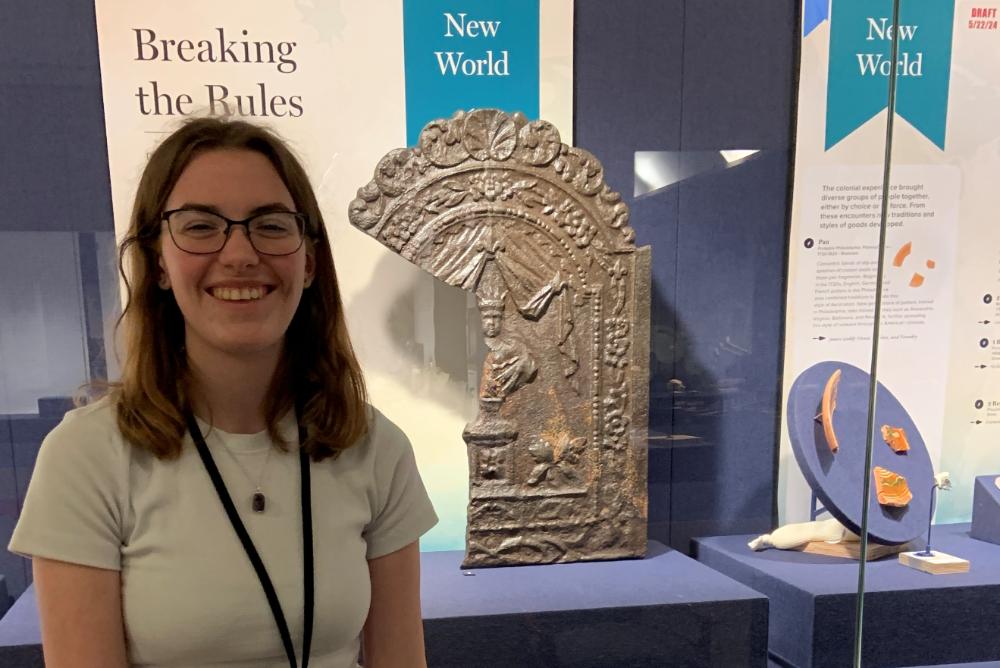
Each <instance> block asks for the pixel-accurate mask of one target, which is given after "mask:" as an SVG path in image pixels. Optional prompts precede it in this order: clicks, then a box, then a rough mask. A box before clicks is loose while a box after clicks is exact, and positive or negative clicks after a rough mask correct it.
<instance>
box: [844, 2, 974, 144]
mask: <svg viewBox="0 0 1000 668" xmlns="http://www.w3.org/2000/svg"><path fill="white" fill-rule="evenodd" d="M954 16H955V0H901V2H900V10H899V40H898V41H899V53H898V60H897V62H896V64H895V67H896V76H897V79H896V113H897V114H898V115H899V116H900V117H902V118H904V119H906V120H907V121H909V122H910V124H912V125H913V126H914V127H915V128H916V129H917V131H919V132H920V133H921V134H923V135H924V136H925V137H927V138H928V139H929V140H931V141H932V142H934V144H936V145H937V146H938V147H939V148H941V149H943V148H944V138H945V130H946V127H947V117H948V86H949V82H950V77H951V42H952V28H953V24H954ZM830 24H831V25H830V66H829V71H828V74H829V76H828V83H827V98H826V148H827V149H830V148H831V147H832V146H834V145H835V144H837V142H839V141H840V140H841V139H843V138H844V137H846V136H847V135H849V134H851V133H852V132H853V131H854V130H856V129H857V128H858V127H860V126H861V125H863V124H864V123H865V122H867V121H868V120H869V119H871V118H872V117H873V116H875V115H876V114H878V113H879V112H880V111H882V110H883V109H885V108H886V106H887V104H888V95H889V74H890V72H891V71H892V67H893V64H892V63H890V62H889V60H890V52H891V48H892V35H893V27H892V0H833V9H832V15H831V17H830Z"/></svg>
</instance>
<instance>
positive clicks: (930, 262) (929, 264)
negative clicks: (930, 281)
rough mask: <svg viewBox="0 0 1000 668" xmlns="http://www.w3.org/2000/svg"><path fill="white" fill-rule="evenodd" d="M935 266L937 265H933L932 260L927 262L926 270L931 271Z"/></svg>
mask: <svg viewBox="0 0 1000 668" xmlns="http://www.w3.org/2000/svg"><path fill="white" fill-rule="evenodd" d="M936 266H937V265H936V264H935V263H934V260H927V268H928V269H933V268H934V267H936Z"/></svg>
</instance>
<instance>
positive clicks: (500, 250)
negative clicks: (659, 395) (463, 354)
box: [349, 109, 649, 566]
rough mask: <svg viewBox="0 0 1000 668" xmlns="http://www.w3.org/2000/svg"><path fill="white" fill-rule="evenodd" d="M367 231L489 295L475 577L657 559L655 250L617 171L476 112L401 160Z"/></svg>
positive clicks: (532, 129)
mask: <svg viewBox="0 0 1000 668" xmlns="http://www.w3.org/2000/svg"><path fill="white" fill-rule="evenodd" d="M349 216H350V220H351V223H352V224H353V225H354V226H355V227H357V228H359V229H361V230H363V231H365V232H366V233H367V234H369V235H370V236H372V237H374V238H375V239H377V240H378V241H380V242H381V243H383V244H385V245H386V246H387V247H389V248H390V249H392V250H393V251H395V252H396V253H398V254H399V255H400V256H402V257H403V258H405V259H407V260H409V261H410V262H413V263H414V264H416V265H418V266H420V267H421V268H423V269H424V270H426V271H428V272H430V273H431V274H433V275H434V276H435V277H437V278H438V279H440V280H442V281H444V282H445V283H447V284H448V285H453V286H458V287H461V288H463V289H465V290H468V291H470V292H473V293H474V294H475V296H476V302H477V304H478V306H479V311H480V317H481V324H482V334H483V336H484V338H485V341H486V347H487V349H488V352H487V354H486V358H485V360H484V361H483V371H482V380H481V383H480V386H479V411H478V414H477V416H476V418H475V419H474V420H473V421H472V422H470V423H469V424H468V425H466V427H465V430H464V432H463V434H462V437H463V439H464V440H465V442H466V444H467V450H468V457H469V476H470V493H469V497H470V498H469V522H468V530H467V540H466V558H465V562H464V565H465V566H493V565H507V564H528V563H549V562H556V561H578V560H585V559H615V558H625V557H638V556H642V555H643V554H644V553H645V548H646V424H647V419H648V418H647V396H648V394H647V393H648V388H647V385H648V357H649V320H648V318H649V249H648V248H636V246H635V244H634V242H633V238H634V234H633V232H632V230H631V228H629V226H628V208H627V207H626V206H625V204H624V203H623V202H622V201H621V197H620V195H619V194H618V193H616V192H614V191H612V190H611V189H610V188H609V187H608V186H607V185H606V184H605V183H604V178H603V170H602V167H601V164H600V163H599V162H598V161H597V160H596V159H595V158H594V157H593V156H592V155H590V154H589V153H587V151H585V150H583V149H580V148H574V147H570V146H567V145H565V144H563V143H562V141H561V140H560V137H559V133H558V131H557V130H556V129H555V128H554V127H553V126H552V125H551V124H549V123H546V122H545V121H530V122H529V121H528V120H527V119H526V118H525V117H524V116H523V115H521V114H512V115H510V114H506V113H504V112H502V111H498V110H495V109H480V110H476V111H472V112H469V113H465V112H458V113H456V114H455V115H454V116H453V117H452V118H450V119H440V120H436V121H433V122H431V123H429V124H428V125H427V126H426V127H425V128H424V130H423V132H422V133H421V135H420V140H419V142H418V145H417V146H416V147H414V148H411V149H396V150H394V151H391V152H389V153H388V154H387V155H385V157H383V158H382V160H381V161H379V163H378V165H377V167H376V168H375V175H374V178H373V179H372V181H371V182H370V183H368V184H367V185H365V186H364V187H362V188H361V189H359V190H358V197H357V199H355V200H354V201H353V202H351V204H350V207H349Z"/></svg>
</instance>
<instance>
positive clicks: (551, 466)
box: [527, 433, 587, 487]
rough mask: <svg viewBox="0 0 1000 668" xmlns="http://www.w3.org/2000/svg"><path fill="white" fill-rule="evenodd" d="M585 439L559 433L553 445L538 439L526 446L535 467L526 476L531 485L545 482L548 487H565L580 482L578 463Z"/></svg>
mask: <svg viewBox="0 0 1000 668" xmlns="http://www.w3.org/2000/svg"><path fill="white" fill-rule="evenodd" d="M586 446H587V439H586V438H583V437H579V438H574V439H571V438H570V437H569V434H567V433H563V434H560V436H559V440H558V441H556V445H555V447H553V446H552V444H550V443H549V442H548V441H546V440H545V439H539V440H537V441H535V442H534V443H532V444H531V445H530V446H528V453H529V454H530V455H531V456H532V457H533V458H534V460H535V467H534V468H533V469H532V470H531V475H529V476H528V480H527V483H528V484H529V485H531V486H533V487H534V486H537V485H541V484H545V485H547V486H550V487H566V486H567V485H572V484H578V483H579V482H580V475H579V471H578V468H579V464H580V459H581V458H582V457H583V453H584V451H585V450H586Z"/></svg>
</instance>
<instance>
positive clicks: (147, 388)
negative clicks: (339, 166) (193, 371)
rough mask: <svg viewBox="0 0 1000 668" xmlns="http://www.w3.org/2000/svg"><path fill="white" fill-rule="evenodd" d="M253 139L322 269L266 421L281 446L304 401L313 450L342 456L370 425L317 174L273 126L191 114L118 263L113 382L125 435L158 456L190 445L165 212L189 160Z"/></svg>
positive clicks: (292, 333)
mask: <svg viewBox="0 0 1000 668" xmlns="http://www.w3.org/2000/svg"><path fill="white" fill-rule="evenodd" d="M212 149H246V150H250V151H256V152H257V153H260V154H262V155H264V156H265V157H266V158H267V159H268V160H269V161H270V162H271V164H272V165H273V166H274V169H275V170H276V171H277V172H278V175H279V176H280V177H281V180H282V181H284V183H285V187H287V188H288V191H289V193H290V194H291V196H292V199H293V201H294V202H295V206H296V208H297V210H298V211H301V212H302V213H304V214H305V215H306V219H307V222H306V237H307V243H309V244H311V245H312V248H313V251H314V253H315V261H316V275H315V278H314V281H313V284H312V285H311V286H310V288H309V289H307V290H305V291H304V292H303V293H302V300H301V302H300V303H299V306H298V309H297V311H296V312H295V315H294V316H293V318H292V322H291V324H290V325H289V327H288V331H287V332H286V334H285V341H284V353H283V355H282V359H281V362H280V363H279V364H278V369H277V371H276V373H275V375H274V378H273V379H272V381H271V385H270V387H269V388H268V392H267V395H266V397H265V400H264V413H265V420H266V422H267V431H268V433H269V434H270V436H271V438H272V439H273V440H274V441H275V442H276V443H278V444H279V445H281V446H285V445H287V444H285V443H284V442H283V441H282V439H281V437H280V435H279V434H278V430H277V424H278V421H279V419H280V418H281V416H282V415H284V414H285V413H286V412H287V411H288V410H290V409H291V408H293V407H295V406H298V407H299V408H300V409H301V411H300V413H299V416H298V417H299V422H300V424H301V425H302V426H304V427H306V430H307V434H308V436H307V438H306V443H305V449H306V451H307V452H308V453H309V454H310V456H311V457H312V458H313V459H314V460H317V461H318V460H321V459H324V458H326V457H330V456H334V455H336V454H338V453H339V451H340V450H342V449H344V448H346V447H349V446H351V445H352V444H353V443H355V442H356V441H357V440H358V439H359V438H361V437H362V436H364V435H365V433H366V432H367V430H368V412H367V406H366V400H367V394H366V391H365V384H364V379H363V377H362V375H361V369H360V367H359V366H358V361H357V359H356V358H355V356H354V350H353V348H352V347H351V342H350V339H349V338H348V334H347V325H346V322H345V318H344V307H343V303H342V302H341V299H340V290H339V288H338V284H337V275H336V271H335V270H334V266H333V255H332V253H331V252H330V244H329V240H328V238H327V234H326V228H325V226H324V224H323V216H322V214H321V213H320V210H319V205H318V204H317V202H316V194H315V193H314V192H313V189H312V186H311V185H310V183H309V179H308V177H307V176H306V172H305V170H304V169H303V167H302V165H301V164H300V163H299V161H298V159H296V157H295V155H294V154H293V153H292V151H291V149H289V148H288V146H286V145H285V143H284V142H283V141H282V140H281V139H279V138H278V137H277V136H276V135H275V134H273V133H272V132H270V131H268V130H266V129H264V128H262V127H260V126H257V125H253V124H252V123H247V122H245V121H241V120H231V119H225V118H195V119H191V120H187V121H185V122H184V124H183V125H182V126H181V127H180V128H178V129H177V130H176V131H175V132H174V133H173V134H171V135H170V136H168V137H167V138H166V139H165V140H164V141H163V142H162V143H161V144H160V145H159V146H158V147H157V148H156V150H155V151H153V153H152V154H151V155H150V156H149V161H148V162H147V163H146V168H145V169H144V170H143V173H142V178H141V179H140V181H139V187H138V189H137V191H136V195H135V203H134V205H133V208H132V217H131V219H130V222H129V230H128V234H127V235H126V237H125V238H124V239H123V240H122V242H121V245H120V246H119V253H118V268H119V271H120V272H121V275H122V278H123V279H124V280H125V287H126V290H127V293H128V296H127V299H126V303H125V308H124V310H123V311H122V315H121V317H120V318H119V320H118V327H119V328H121V330H122V335H123V336H122V342H123V344H124V349H125V359H124V362H123V364H122V374H121V380H120V381H119V382H117V383H114V384H112V386H111V388H112V389H111V394H112V397H113V398H114V400H115V404H116V410H117V419H118V427H119V429H120V430H121V433H122V435H123V436H124V437H125V439H126V440H127V441H128V442H130V443H132V444H133V445H135V446H136V447H140V448H143V449H145V450H149V451H150V452H152V453H153V454H154V455H155V456H156V457H158V458H161V459H171V458H174V457H177V456H178V455H179V454H180V452H181V446H182V441H183V438H184V434H185V432H186V431H187V426H186V423H185V420H184V411H185V410H186V409H187V408H188V398H189V392H188V385H187V383H188V382H189V374H188V366H187V357H186V353H185V351H184V346H183V345H182V344H183V342H184V318H183V316H182V315H181V312H180V309H179V308H178V306H177V303H176V301H174V297H173V293H172V292H170V291H168V290H162V289H160V288H159V287H158V284H157V283H158V277H159V264H158V260H159V253H160V251H159V244H160V234H161V223H162V219H161V214H162V213H163V207H164V206H165V204H166V201H167V197H168V196H169V195H170V192H171V191H172V190H173V188H174V185H175V184H176V183H177V180H178V178H180V175H181V173H182V172H183V171H184V168H185V167H186V166H187V164H188V163H189V162H190V161H191V159H192V158H193V157H194V156H195V155H196V154H198V153H201V152H203V151H208V150H212Z"/></svg>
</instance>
